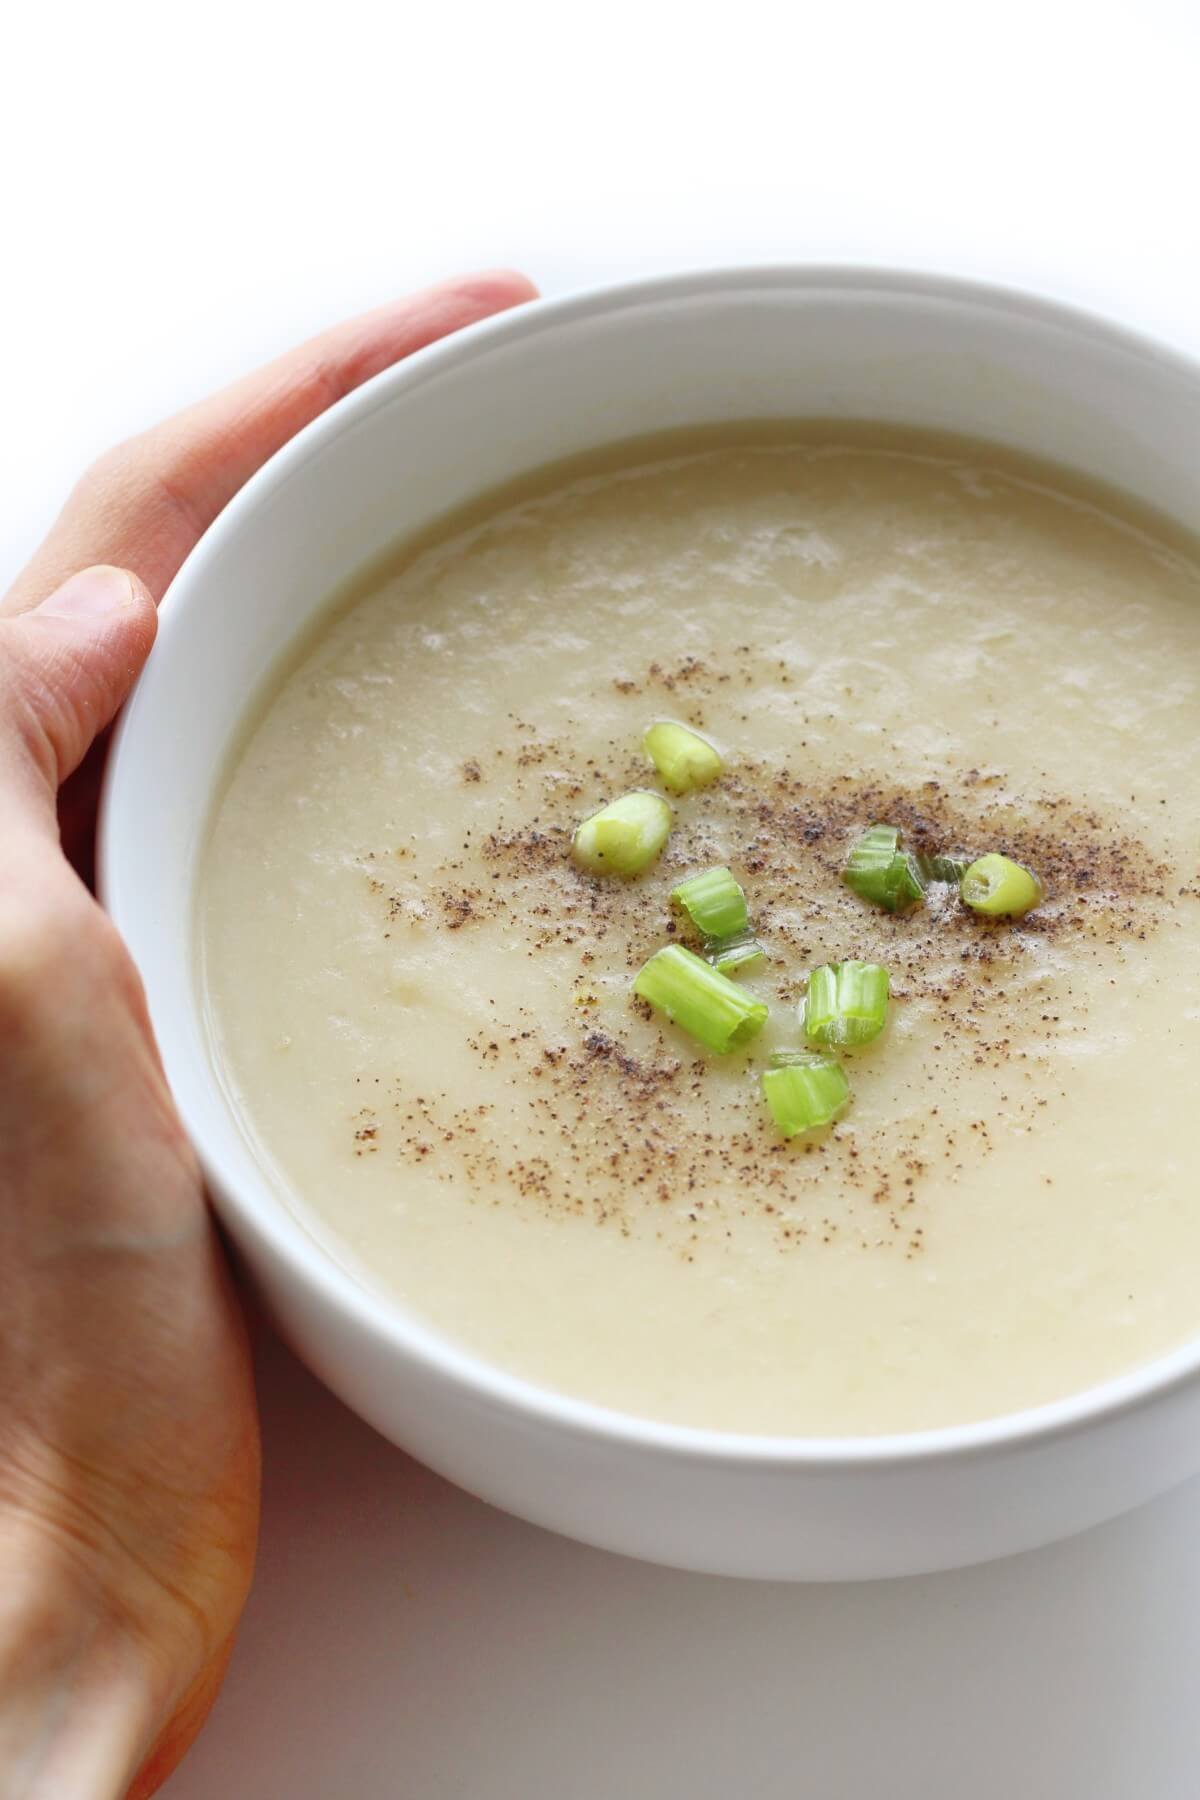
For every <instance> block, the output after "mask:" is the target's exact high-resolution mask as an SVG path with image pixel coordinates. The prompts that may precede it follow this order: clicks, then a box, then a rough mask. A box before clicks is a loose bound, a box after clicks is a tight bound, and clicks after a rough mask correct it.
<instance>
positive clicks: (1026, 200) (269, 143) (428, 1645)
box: [0, 0, 1200, 1800]
mask: <svg viewBox="0 0 1200 1800" xmlns="http://www.w3.org/2000/svg"><path fill="white" fill-rule="evenodd" d="M412 11H413V13H414V14H416V13H419V15H420V16H410V12H409V10H407V9H403V8H395V9H392V8H388V9H386V10H385V9H383V8H380V7H378V6H376V5H373V4H367V3H366V0H341V3H340V4H339V5H338V7H337V8H313V9H311V10H310V11H305V9H302V8H298V7H290V8H288V9H286V10H285V9H283V8H281V7H280V8H276V7H265V6H259V7H255V6H253V5H247V4H245V0H242V3H240V4H238V5H234V4H233V3H232V0H210V4H209V5H208V6H207V7H206V8H205V9H203V11H202V12H200V13H197V12H196V11H195V10H193V9H182V8H173V7H163V6H161V5H158V4H154V5H151V4H149V3H146V4H137V5H132V4H128V3H125V0H115V3H111V4H109V5H108V6H105V7H93V8H88V9H86V11H85V10H84V9H83V8H72V7H68V8H65V9H64V8H50V7H44V8H32V7H28V8H25V9H23V11H22V14H21V17H20V18H19V19H15V18H13V19H9V20H8V21H7V23H6V31H5V39H6V43H5V64H6V73H8V74H9V76H10V79H9V81H8V82H7V83H6V94H5V106H4V108H3V110H2V112H0V166H2V167H3V168H4V170H5V172H6V178H5V184H4V203H3V212H2V214H0V217H2V219H3V224H4V230H5V241H6V243H7V244H8V247H9V251H10V257H9V259H8V265H9V274H8V276H7V277H6V278H5V280H4V283H3V286H0V316H2V318H3V322H4V325H5V327H6V338H7V343H6V350H7V352H8V354H7V355H6V358H5V365H6V366H5V384H4V400H3V413H2V415H0V416H2V420H3V425H2V429H0V479H2V483H3V486H2V488H0V492H2V493H3V497H4V503H3V507H2V508H0V573H3V571H4V570H5V569H11V568H15V566H16V565H17V564H18V563H19V561H20V559H21V557H22V555H23V554H24V553H25V552H26V551H27V550H28V549H29V548H31V547H32V545H33V543H34V542H35V541H36V539H37V537H38V535H39V533H40V532H41V530H42V529H43V528H44V526H45V524H46V522H47V521H48V519H49V518H50V516H51V515H52V513H53V510H54V507H55V506H56V504H57V502H58V500H59V498H60V497H61V495H62V493H63V492H64V491H65V489H66V487H67V486H68V485H69V482H70V479H71V478H72V476H73V475H74V474H75V473H76V472H77V470H78V468H79V466H80V465H81V464H82V462H83V461H84V460H86V458H87V457H88V456H89V455H90V454H92V453H93V452H95V451H96V450H98V449H100V448H101V447H103V445H104V444H105V443H107V442H109V441H111V440H112V439H113V438H115V437H117V436H119V435H121V434H123V433H125V432H128V431H131V430H133V429H136V428H137V427H138V426H140V425H142V424H145V423H147V422H149V421H150V420H151V419H153V418H154V417H156V416H158V415H159V414H161V413H162V412H164V411H167V410H170V409H171V408H173V407H174V406H176V405H178V404H181V403H182V402H183V401H185V400H187V399H189V398H191V397H193V396H194V395H195V394H198V393H200V392H203V391H204V390H205V389H206V388H208V387H210V386H212V385H213V384H214V383H216V382H217V381H219V380H222V379H225V378H226V377H228V376H230V375H232V374H234V373H236V372H237V371H239V370H240V369H241V368H243V367H245V366H246V365H247V364H248V363H251V362H253V361H254V360H256V359H257V358H259V357H261V356H264V355H266V354H269V353H270V352H271V351H273V350H274V349H276V348H278V347H280V346H281V345H283V344H285V343H287V342H289V341H290V340H292V339H294V338H295V337H297V336H299V335H301V334H303V333H305V332H307V331H310V330H312V329H314V328H316V327H317V326H318V325H320V324H321V323H323V322H325V321H326V320H328V319H332V318H336V317H338V316H339V315H341V314H343V313H346V312H349V311H352V310H354V309H355V308H358V307H361V306H364V305H368V304H371V303H373V302H374V301H376V300H378V299H379V298H381V297H383V296H385V295H387V294H390V293H393V292H396V291H398V290H402V289H403V288H405V287H407V286H410V285H413V284H414V283H416V282H419V281H421V280H424V279H428V278H431V277H432V276H434V275H436V274H439V273H442V272H445V271H448V270H451V269H454V268H463V267H470V266H478V265H480V264H488V263H496V262H506V263H517V264H522V265H524V266H527V267H528V268H529V269H530V270H531V272H532V273H533V274H534V275H535V276H537V277H538V278H539V279H540V280H541V281H542V283H543V285H544V286H545V287H546V288H547V289H548V290H550V291H561V290H562V289H564V288H566V287H570V286H576V285H580V284H582V283H586V282H591V281H594V280H602V279H614V278H618V277H620V276H622V275H626V274H636V273H641V272H644V271H647V270H650V269H660V268H669V267H680V266H686V265H691V264H697V263H704V262H714V261H746V260H757V259H764V260H765V259H772V258H777V257H778V258H785V257H797V256H821V257H827V258H851V259H855V260H876V261H901V262H910V263H916V264H924V265H926V266H931V267H938V268H942V269H951V270H958V271H962V272H967V273H982V274H987V275H991V276H994V277H998V278H1000V279H1007V280H1013V281H1021V282H1025V283H1027V284H1029V285H1032V286H1035V287H1037V288H1040V289H1042V290H1044V291H1048V292H1052V293H1056V294H1059V295H1062V296H1065V297H1068V298H1074V299H1077V300H1081V301H1084V302H1086V303H1089V304H1093V305H1096V306H1099V307H1101V308H1102V309H1104V310H1106V311H1108V312H1110V313H1112V314H1114V315H1116V316H1119V317H1122V318H1124V319H1126V320H1129V321H1131V322H1133V323H1137V324H1141V325H1144V326H1146V327H1148V328H1150V329H1155V330H1158V331H1160V332H1163V333H1165V334H1167V335H1169V336H1171V337H1173V338H1174V339H1175V340H1176V341H1178V342H1180V343H1183V344H1186V345H1190V346H1191V347H1192V348H1200V231H1198V225H1197V219H1198V217H1200V214H1198V212H1197V206H1196V199H1195V179H1196V168H1197V149H1198V148H1200V141H1198V139H1200V132H1198V129H1197V123H1196V121H1197V105H1196V100H1195V94H1196V90H1197V75H1198V74H1200V15H1198V13H1197V10H1196V9H1195V7H1194V6H1193V5H1191V4H1190V3H1189V0H1175V3H1171V0H1141V4H1140V5H1139V6H1138V7H1137V8H1134V7H1132V6H1128V5H1116V4H1110V3H1106V0H1087V3H1082V0H1081V3H1080V4H1078V5H1076V4H1074V3H1070V0H1057V3H1056V0H1007V4H1005V5H1004V6H1003V7H1001V6H997V5H993V6H984V5H980V4H975V5H969V4H962V3H961V0H959V3H958V4H950V3H949V0H944V3H943V0H908V3H906V4H903V5H900V4H885V3H883V0H857V3H856V4H853V5H849V4H846V5H843V6H841V7H838V6H836V5H830V4H829V3H828V0H825V4H822V5H819V6H809V5H806V4H798V3H797V0H791V3H790V4H788V5H787V6H777V5H769V4H764V3H762V0H741V3H740V4H739V5H738V6H737V7H735V8H720V9H718V8H716V7H711V6H706V5H704V4H702V3H697V0H692V4H691V5H689V6H683V5H676V4H664V3H660V4H655V0H640V3H638V4H635V3H633V0H606V4H605V5H604V6H603V7H598V8H594V9H593V8H587V9H583V8H577V7H570V6H567V5H564V4H562V3H561V0H560V3H559V4H558V5H557V6H550V5H548V4H532V3H530V0H524V3H522V0H517V3H515V4H510V5H508V6H505V7H499V6H495V5H489V6H484V5H475V4H471V3H468V4H461V3H460V4H458V5H456V6H453V7H444V8H441V9H438V8H433V7H426V8H421V9H412ZM1197 1278H1198V1280H1200V1271H1198V1272H1197ZM260 1370H261V1396H262V1407H263V1418H264V1428H265V1437H266V1497H265V1516H264V1526H263V1541H262V1556H261V1564H260V1570H259V1575H258V1580H257V1584H256V1587H255V1590H254V1594H253V1596H252V1599H251V1602H250V1606H249V1609H248V1612H247V1615H246V1620H245V1626H244V1629H243V1633H242V1637H241V1641H240V1645H239V1648H238V1651H237V1653H236V1656H235V1659H234V1663H233V1667H232V1671H231V1674H230V1677H229V1681H228V1683H227V1685H226V1689H225V1692H224V1694H223V1696H222V1699H221V1701H220V1702H219V1705H218V1708H217V1710H216V1712H215V1714H214V1716H213V1719H212V1721H211V1724H210V1726H209V1728H208V1729H207V1731H206V1732H205V1734H204V1736H203V1738H202V1739H201V1741H200V1743H199V1745H198V1746H197V1748H196V1750H195V1751H194V1752H193V1754H192V1756H191V1757H190V1758H189V1760H188V1762H187V1763H186V1765H185V1766H184V1768H183V1769H182V1770H181V1771H180V1773H179V1774H178V1775H177V1776H176V1777H175V1778H174V1780H173V1781H172V1782H171V1783H170V1784H169V1785H168V1788H167V1789H166V1790H164V1792H165V1793H166V1794H167V1795H169V1797H170V1800H243V1797H244V1796H245V1797H249V1796H255V1797H259V1796H261V1797H263V1800H285V1797H286V1800H343V1797H351V1796H352V1797H353V1800H396V1797H397V1796H403V1797H404V1800H542V1797H543V1796H545V1797H546V1800H618V1797H620V1800H735V1797H736V1800H776V1797H778V1800H783V1797H784V1796H787V1800H794V1797H795V1796H796V1795H797V1794H800V1795H803V1796H809V1795H811V1796H813V1797H814V1800H860V1797H865V1796H871V1797H872V1800H875V1797H877V1796H880V1795H883V1796H886V1797H887V1800H965V1797H966V1796H968V1795H969V1796H971V1800H1013V1797H1014V1796H1016V1795H1021V1796H1022V1797H1029V1800H1042V1797H1046V1800H1050V1797H1053V1800H1195V1795H1196V1794H1197V1792H1198V1791H1200V1708H1198V1707H1197V1706H1196V1703H1195V1698H1194V1694H1195V1673H1194V1671H1195V1669H1196V1667H1197V1666H1198V1665H1200V1485H1193V1486H1191V1487H1188V1488H1186V1489H1183V1490H1180V1491H1179V1492H1177V1493H1176V1494H1174V1495H1172V1496H1170V1497H1168V1498H1167V1499H1165V1500H1163V1501H1160V1502H1159V1503H1157V1504H1156V1505H1154V1506H1152V1507H1147V1508H1145V1509H1143V1510H1142V1511H1141V1512H1140V1513H1137V1514H1135V1515H1132V1516H1130V1517H1128V1518H1126V1519H1124V1520H1122V1521H1119V1522H1117V1523H1116V1524H1113V1525H1110V1526H1107V1527H1105V1528H1103V1529H1102V1530H1099V1531H1096V1532H1094V1533H1092V1534H1091V1535H1089V1536H1087V1537H1084V1538H1081V1539H1078V1540H1076V1541H1074V1542H1072V1543H1069V1544H1064V1545H1060V1546H1057V1547H1055V1548H1052V1549H1050V1550H1046V1551H1043V1552H1040V1553H1038V1554H1036V1555H1032V1556H1028V1557H1023V1558H1020V1559H1016V1560H1013V1561H1010V1562H1006V1563H1001V1564H995V1565H992V1566H990V1567H987V1568H981V1569H975V1570H968V1571H965V1572H962V1573H958V1574H953V1575H945V1576H937V1577H929V1578H926V1579H921V1580H912V1581H904V1582H895V1583H886V1584H875V1585H863V1586H849V1587H847V1586H840V1587H826V1588H787V1587H775V1586H765V1585H753V1584H743V1583H737V1582H731V1581H722V1580H717V1579H707V1578H702V1577H696V1576H688V1575H681V1574H676V1573H672V1572H669V1571H662V1570H656V1569H653V1568H649V1567H645V1566H642V1565H639V1564H636V1563H633V1562H627V1561H624V1560H622V1559H620V1558H617V1557H613V1556H608V1555H604V1554H601V1553H599V1552H595V1551H590V1550H585V1549H582V1548H580V1547H578V1546H575V1545H572V1544H570V1543H568V1542H566V1541H564V1540H560V1539H557V1538H554V1537H551V1536H549V1535H547V1534H545V1533H543V1532H540V1531H537V1530H535V1529H533V1528H531V1527H528V1526H525V1525H523V1524H519V1523H517V1522H516V1521H514V1520H511V1519H507V1518H505V1517H503V1516H502V1515H500V1514H499V1513H496V1512H494V1511H492V1510H490V1509H489V1508H487V1507H485V1506H483V1505H481V1504H480V1503H479V1502H477V1501H474V1500H472V1499H469V1498H467V1497H466V1496H464V1495H462V1494H460V1493H457V1492H456V1491H455V1490H453V1489H452V1488H450V1487H448V1486H447V1485H446V1484H445V1483H444V1482H442V1481H440V1480H439V1479H437V1478H436V1477H434V1476H432V1475H430V1474H428V1473H427V1472H425V1471H424V1470H422V1469H421V1468H419V1467H418V1466H417V1465H415V1464H414V1463H412V1462H411V1461H409V1460H408V1459H407V1458H405V1457H404V1456H403V1455H402V1454H401V1453H400V1452H399V1451H396V1450H393V1449H392V1448H390V1447H389V1446H388V1445H386V1444H385V1443H384V1442H383V1441H382V1440H380V1439H379V1438H377V1437H376V1436H374V1435H373V1434H372V1433H371V1432H370V1431H369V1430H368V1429H367V1428H366V1427H365V1426H363V1425H361V1424H359V1423H358V1422H357V1421H356V1420H355V1419H354V1418H352V1417H351V1416H350V1414H348V1413H347V1412H346V1411H345V1410H344V1409H343V1408H342V1407H340V1406H339V1405H338V1404H337V1403H336V1402H335V1401H334V1400H332V1399H331V1398H330V1397H329V1396H328V1395H327V1394H325V1393H324V1392H323V1391H322V1390H321V1389H320V1388H319V1387H318V1386H317V1385H316V1384H315V1383H314V1382H313V1381H312V1380H311V1379H310V1378H309V1377H308V1376H307V1375H306V1374H305V1373H304V1372H303V1371H302V1370H301V1369H300V1368H299V1367H298V1365H297V1364H296V1363H295V1362H294V1361H293V1359H292V1358H291V1356H290V1355H289V1354H288V1353H287V1352H286V1351H285V1350H284V1349H283V1348H282V1346H280V1345H279V1344H277V1343H276V1342H274V1340H272V1339H271V1338H270V1336H269V1335H268V1334H265V1333H264V1334H263V1337H262V1342H261V1344H260Z"/></svg>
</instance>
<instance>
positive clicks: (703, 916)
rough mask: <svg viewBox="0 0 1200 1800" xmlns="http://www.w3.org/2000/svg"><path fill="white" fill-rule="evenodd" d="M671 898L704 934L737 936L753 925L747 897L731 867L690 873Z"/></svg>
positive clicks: (709, 935) (718, 936)
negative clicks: (731, 872) (697, 873)
mask: <svg viewBox="0 0 1200 1800" xmlns="http://www.w3.org/2000/svg"><path fill="white" fill-rule="evenodd" d="M671 899H672V900H673V901H674V902H675V905H676V906H679V907H682V908H683V910H684V912H685V913H686V914H687V916H688V918H689V919H690V920H691V921H692V924H693V925H694V926H695V927H696V930H697V931H698V932H699V933H700V935H701V937H716V938H723V937H734V936H736V935H737V933H739V932H742V931H745V930H746V929H747V927H748V926H749V924H750V914H749V913H748V912H747V910H746V896H745V894H744V893H743V892H742V890H741V888H740V887H739V886H738V884H737V882H736V881H735V880H734V879H733V876H732V875H731V874H730V873H729V870H728V869H705V870H704V872H703V874H701V875H689V876H688V878H687V880H686V881H681V882H680V884H679V886H678V887H677V888H672V890H671Z"/></svg>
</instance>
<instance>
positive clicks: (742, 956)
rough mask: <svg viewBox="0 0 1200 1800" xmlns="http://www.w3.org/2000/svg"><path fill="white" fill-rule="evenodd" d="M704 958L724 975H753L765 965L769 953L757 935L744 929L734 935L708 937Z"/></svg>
mask: <svg viewBox="0 0 1200 1800" xmlns="http://www.w3.org/2000/svg"><path fill="white" fill-rule="evenodd" d="M704 960H705V962H710V963H711V964H712V966H713V968H714V969H719V970H720V971H721V973H722V975H753V974H754V973H755V972H756V971H757V970H759V969H761V968H763V967H764V966H765V964H766V960H767V953H766V951H765V950H764V949H763V947H762V945H761V944H760V943H759V941H758V939H757V938H756V937H753V936H752V935H751V934H750V932H748V931H742V932H738V933H737V934H735V935H734V936H733V937H721V938H714V937H710V938H708V939H707V940H706V942H705V945H704Z"/></svg>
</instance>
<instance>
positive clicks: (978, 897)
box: [958, 851, 1046, 919]
mask: <svg viewBox="0 0 1200 1800" xmlns="http://www.w3.org/2000/svg"><path fill="white" fill-rule="evenodd" d="M958 891H959V893H960V894H961V895H962V897H963V900H964V901H965V902H966V904H967V905H968V906H969V907H970V908H971V909H972V911H973V912H977V913H983V914H984V915H985V916H986V917H987V918H991V919H1001V918H1003V919H1019V918H1022V917H1023V916H1024V914H1025V913H1027V912H1030V911H1032V909H1033V908H1034V907H1035V906H1037V905H1038V904H1039V903H1040V902H1041V901H1042V900H1044V899H1045V897H1046V890H1045V888H1044V887H1043V886H1042V884H1041V882H1040V881H1039V880H1038V878H1037V876H1036V875H1035V874H1034V872H1033V870H1032V869H1027V868H1026V867H1025V865H1024V863H1019V862H1013V861H1012V859H1011V858H1010V857H1007V856H1000V855H999V854H998V853H997V852H996V851H993V852H992V853H991V854H990V855H989V856H981V857H980V858H979V859H978V861H977V862H973V863H972V864H971V866H970V868H969V869H965V870H964V871H963V877H962V880H961V882H960V883H959V888H958Z"/></svg>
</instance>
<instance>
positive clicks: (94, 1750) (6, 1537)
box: [0, 1517, 154, 1800]
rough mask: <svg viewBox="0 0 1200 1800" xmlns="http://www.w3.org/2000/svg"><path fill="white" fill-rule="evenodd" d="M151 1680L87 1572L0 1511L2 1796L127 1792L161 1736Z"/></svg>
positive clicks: (83, 1796)
mask: <svg viewBox="0 0 1200 1800" xmlns="http://www.w3.org/2000/svg"><path fill="white" fill-rule="evenodd" d="M150 1686H151V1684H150V1682H149V1681H148V1679H147V1676H146V1671H145V1669H144V1668H143V1667H142V1666H141V1664H140V1659H139V1657H138V1655H137V1653H136V1649H135V1646H134V1644H133V1643H132V1642H131V1640H130V1638H129V1637H128V1635H127V1633H126V1632H125V1630H124V1629H123V1628H122V1626H121V1625H120V1623H119V1622H118V1621H116V1620H114V1619H112V1618H111V1617H108V1616H106V1614H105V1612H104V1610H103V1608H102V1607H101V1606H100V1604H99V1603H98V1600H97V1597H96V1595H95V1593H94V1592H90V1591H89V1585H88V1583H87V1581H86V1579H80V1578H79V1577H78V1575H77V1574H76V1573H75V1572H74V1571H72V1570H71V1569H70V1567H69V1564H68V1561H67V1559H66V1558H65V1557H64V1556H63V1555H61V1554H56V1553H55V1552H54V1551H53V1550H52V1549H51V1548H50V1547H49V1546H47V1545H46V1544H45V1543H44V1542H43V1541H41V1539H40V1537H39V1534H38V1532H37V1530H36V1529H33V1528H31V1527H30V1526H29V1525H28V1524H26V1523H25V1522H23V1521H20V1522H14V1521H13V1520H11V1519H5V1518H3V1517H0V1800H123V1796H124V1795H125V1794H126V1792H127V1790H128V1788H129V1785H130V1783H131V1782H132V1781H133V1778H134V1775H135V1773H136V1771H137V1769H138V1766H139V1764H140V1763H141V1761H142V1758H143V1757H144V1755H145V1753H146V1749H147V1746H148V1744H149V1741H150V1739H151V1738H152V1736H153V1731H154V1706H153V1698H152V1695H151V1692H150Z"/></svg>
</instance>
